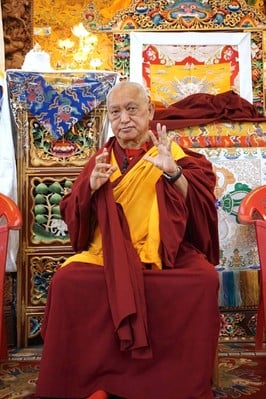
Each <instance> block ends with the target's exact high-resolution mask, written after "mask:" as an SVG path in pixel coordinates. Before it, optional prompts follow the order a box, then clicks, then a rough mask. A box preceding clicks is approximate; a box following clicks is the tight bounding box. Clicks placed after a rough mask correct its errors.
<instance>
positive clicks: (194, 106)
mask: <svg viewBox="0 0 266 399" xmlns="http://www.w3.org/2000/svg"><path fill="white" fill-rule="evenodd" d="M218 120H220V121H221V120H223V121H239V122H241V121H250V120H253V121H256V122H266V118H265V117H263V116H261V115H260V114H259V113H258V111H257V109H256V107H255V106H254V105H253V104H251V103H250V102H249V101H247V100H245V99H244V98H242V97H240V96H239V95H238V94H237V93H235V92H234V91H232V90H230V91H227V92H224V93H220V94H216V95H213V94H209V93H196V94H191V95H190V96H187V97H185V98H184V99H182V100H180V101H177V102H176V103H174V104H171V105H170V106H169V107H167V108H157V109H156V110H155V114H154V119H153V121H152V122H151V124H150V126H151V127H152V128H153V127H154V126H155V125H156V123H158V122H161V123H163V124H165V125H166V127H167V128H168V129H175V128H184V127H188V126H196V125H202V124H206V123H210V122H214V121H218Z"/></svg>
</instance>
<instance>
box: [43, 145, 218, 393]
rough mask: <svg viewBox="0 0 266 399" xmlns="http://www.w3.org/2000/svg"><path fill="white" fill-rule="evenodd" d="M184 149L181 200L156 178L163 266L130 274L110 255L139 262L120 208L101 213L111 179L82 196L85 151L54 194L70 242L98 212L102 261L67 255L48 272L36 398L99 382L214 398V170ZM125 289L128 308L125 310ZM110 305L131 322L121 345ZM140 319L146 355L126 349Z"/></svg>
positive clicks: (77, 245)
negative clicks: (74, 174)
mask: <svg viewBox="0 0 266 399" xmlns="http://www.w3.org/2000/svg"><path fill="white" fill-rule="evenodd" d="M106 146H107V149H108V151H109V152H110V150H111V148H114V150H115V151H116V156H117V160H118V163H119V164H120V165H121V164H122V161H123V160H122V158H123V154H122V153H121V154H119V150H118V149H117V146H116V141H115V140H114V139H111V140H110V141H109V142H108V144H107V145H106ZM120 152H121V151H120ZM187 152H188V154H189V155H190V156H188V157H185V158H183V159H182V160H180V161H179V164H180V165H181V166H182V167H183V173H184V174H185V175H186V177H187V179H188V181H189V191H188V197H187V200H186V201H185V200H184V198H183V197H182V195H181V193H179V191H178V190H177V189H176V188H175V187H174V186H173V185H171V184H169V183H168V182H166V181H165V179H164V178H163V177H161V178H160V179H159V181H158V183H157V187H156V189H157V196H158V205H159V211H160V234H161V248H160V253H161V257H162V260H163V263H164V265H165V267H166V269H168V270H161V271H149V270H144V271H141V273H139V272H140V269H138V268H137V276H136V275H135V276H134V273H133V277H132V267H131V266H130V262H128V260H127V261H126V262H124V261H123V259H124V257H123V256H122V257H120V255H119V254H120V253H121V252H120V251H121V248H122V255H123V253H126V254H128V255H130V256H131V257H132V259H131V262H132V266H134V264H137V263H138V261H137V260H136V259H135V257H136V255H135V254H134V253H133V252H134V249H133V247H132V245H131V243H130V240H129V236H128V234H129V232H128V228H127V224H126V220H125V217H124V215H123V212H122V210H121V209H119V207H118V211H117V215H116V216H115V223H114V224H113V223H112V222H113V220H112V219H109V216H110V215H111V217H112V216H114V215H115V210H114V209H112V208H113V205H112V206H111V207H109V206H108V201H107V200H108V198H109V199H110V195H111V192H112V190H110V188H111V184H110V183H108V184H106V185H104V186H103V187H102V188H101V189H100V190H98V191H97V192H96V193H95V194H94V195H93V196H92V197H91V195H90V187H89V174H90V171H91V170H92V167H93V164H94V161H93V160H91V161H89V163H88V165H87V166H86V167H85V168H84V169H83V171H82V173H81V175H80V176H79V177H78V179H77V180H76V182H75V184H74V185H73V188H72V193H71V194H70V195H68V196H67V197H65V199H64V200H63V201H62V204H61V210H62V216H63V218H64V219H65V221H66V222H67V224H68V228H69V233H70V237H71V242H72V245H73V248H74V249H75V250H82V249H87V248H88V245H89V242H90V237H91V234H92V231H93V228H94V225H95V222H96V218H98V221H99V225H100V228H101V227H104V229H105V231H104V236H103V246H104V260H105V263H106V262H108V266H107V267H106V265H105V266H104V267H103V268H102V267H97V266H95V265H88V264H83V263H71V264H69V265H68V266H66V267H64V268H62V269H60V270H59V271H57V273H56V274H55V276H54V277H53V280H52V283H51V286H50V289H49V296H48V303H47V307H46V311H45V318H44V321H43V328H42V334H43V337H44V347H43V355H42V361H41V367H40V373H39V380H38V384H37V395H38V397H48V398H57V397H58V398H83V397H86V396H89V395H90V394H91V393H93V392H94V391H96V390H99V389H103V390H105V391H107V392H111V393H113V394H116V395H119V396H122V397H124V398H128V399H144V398H145V399H147V398H153V399H162V398H167V399H176V397H178V398H179V399H193V398H194V399H211V398H213V395H212V390H211V378H212V372H213V362H214V358H215V352H216V345H217V339H218V334H219V312H218V304H217V291H218V275H217V272H216V271H215V268H214V267H213V265H212V264H211V263H213V264H215V263H217V262H218V255H219V254H218V251H219V247H218V232H217V214H216V210H215V198H214V195H213V190H214V186H215V177H214V174H213V173H212V168H211V164H210V163H209V162H208V161H207V160H206V159H205V158H204V157H203V156H201V155H199V154H195V153H192V152H190V151H187ZM134 162H137V160H134ZM121 178H123V176H122V177H121ZM114 184H116V183H114ZM103 208H104V209H103ZM143 211H144V212H145V204H144V208H143ZM96 215H97V216H96ZM117 217H118V219H119V220H120V226H118V225H117ZM104 221H105V222H104ZM104 223H105V226H103V225H104ZM106 224H107V225H108V224H109V225H108V226H107V228H106ZM121 231H122V232H123V234H121ZM117 232H118V234H117ZM108 234H109V239H108ZM110 234H111V236H110ZM111 248H112V250H111ZM123 248H124V249H123ZM108 254H109V255H110V259H109V256H108ZM111 254H112V256H111ZM133 255H134V256H133ZM142 282H143V284H142ZM132 292H133V298H134V299H135V309H134V311H133V313H132V314H131V315H130V317H128V315H127V311H128V306H129V308H130V306H131V305H132V301H131V299H129V298H132ZM144 294H145V295H144ZM138 295H139V296H138ZM143 299H144V302H143ZM118 300H119V302H122V312H121V304H120V303H119V304H118ZM112 302H113V303H112ZM133 305H134V304H133ZM114 312H118V314H119V317H120V316H122V317H121V319H120V321H119V323H118V324H119V325H122V327H123V328H124V327H125V325H126V331H128V328H127V327H129V326H131V327H132V335H131V337H130V345H129V347H128V348H125V347H124V345H123V338H122V347H121V336H119V333H117V326H116V325H115V318H114ZM143 322H144V326H145V328H144V332H145V333H146V338H147V344H148V345H147V346H146V349H148V351H149V350H150V355H151V354H152V356H149V357H147V356H144V357H142V358H141V356H138V358H137V359H136V358H134V357H132V351H133V352H134V351H135V350H137V351H139V350H141V348H142V347H141V345H139V336H142V335H141V334H143ZM139 334H140V335H139ZM135 344H136V345H135ZM124 349H128V350H124ZM144 349H145V347H144ZM144 352H145V351H144Z"/></svg>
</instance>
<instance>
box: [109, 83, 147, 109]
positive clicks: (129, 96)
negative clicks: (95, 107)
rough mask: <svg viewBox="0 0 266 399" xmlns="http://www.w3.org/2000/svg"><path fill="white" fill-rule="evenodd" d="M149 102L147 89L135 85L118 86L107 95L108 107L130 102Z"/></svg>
mask: <svg viewBox="0 0 266 399" xmlns="http://www.w3.org/2000/svg"><path fill="white" fill-rule="evenodd" d="M147 102H148V97H147V95H146V93H145V91H144V90H143V91H142V90H140V89H139V88H137V87H135V86H120V87H119V86H117V87H114V88H113V89H112V91H111V92H110V93H109V95H108V97H107V107H108V108H110V107H115V106H125V105H126V104H129V103H134V104H143V103H147Z"/></svg>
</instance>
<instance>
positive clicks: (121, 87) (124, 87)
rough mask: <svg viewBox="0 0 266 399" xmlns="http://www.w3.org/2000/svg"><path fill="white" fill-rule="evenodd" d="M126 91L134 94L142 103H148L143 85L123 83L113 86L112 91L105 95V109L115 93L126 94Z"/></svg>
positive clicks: (147, 96)
mask: <svg viewBox="0 0 266 399" xmlns="http://www.w3.org/2000/svg"><path fill="white" fill-rule="evenodd" d="M128 90H130V91H132V92H134V94H135V96H137V97H138V98H139V99H140V100H141V99H142V100H143V102H144V103H148V102H149V100H150V98H149V95H148V94H147V91H146V90H145V88H144V86H143V85H141V84H140V83H137V82H128V81H123V82H120V83H118V84H116V85H115V86H113V87H112V89H111V90H110V91H109V93H108V94H107V97H106V103H107V108H108V106H109V105H110V102H111V101H112V99H113V98H114V97H115V96H116V94H117V93H119V92H121V91H122V92H126V91H128Z"/></svg>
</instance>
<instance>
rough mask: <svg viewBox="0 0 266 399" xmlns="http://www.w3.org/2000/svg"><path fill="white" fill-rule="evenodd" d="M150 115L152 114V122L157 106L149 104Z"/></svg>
mask: <svg viewBox="0 0 266 399" xmlns="http://www.w3.org/2000/svg"><path fill="white" fill-rule="evenodd" d="M148 107H149V113H150V121H151V120H152V119H153V116H154V112H155V105H154V104H153V103H149V106H148Z"/></svg>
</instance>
